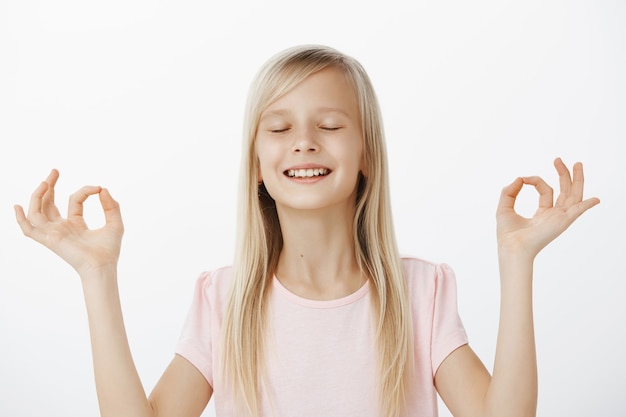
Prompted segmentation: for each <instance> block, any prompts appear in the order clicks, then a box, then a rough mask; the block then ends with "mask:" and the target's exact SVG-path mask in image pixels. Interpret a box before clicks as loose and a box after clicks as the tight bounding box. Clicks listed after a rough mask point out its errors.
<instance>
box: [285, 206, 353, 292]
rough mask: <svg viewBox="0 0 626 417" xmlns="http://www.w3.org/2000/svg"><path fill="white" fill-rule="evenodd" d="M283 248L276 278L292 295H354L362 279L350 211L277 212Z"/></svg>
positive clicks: (351, 212)
mask: <svg viewBox="0 0 626 417" xmlns="http://www.w3.org/2000/svg"><path fill="white" fill-rule="evenodd" d="M278 217H279V219H280V224H281V230H282V235H283V249H282V251H281V254H280V258H279V260H278V266H277V270H276V276H277V277H278V279H279V280H280V282H281V283H282V284H283V285H284V286H285V287H287V289H289V290H290V291H292V292H293V293H295V294H297V295H300V296H302V297H304V298H310V299H335V298H340V297H343V296H346V295H348V294H351V293H353V292H354V291H356V290H357V289H358V288H360V287H361V286H362V285H363V284H364V282H365V279H364V278H363V277H362V275H361V273H360V270H359V267H358V264H357V262H356V254H355V248H354V238H353V220H354V219H353V218H354V211H353V210H333V209H325V210H315V211H307V210H290V209H280V208H279V210H278Z"/></svg>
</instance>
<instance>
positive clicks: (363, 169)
mask: <svg viewBox="0 0 626 417" xmlns="http://www.w3.org/2000/svg"><path fill="white" fill-rule="evenodd" d="M359 170H360V171H361V174H363V176H364V177H365V178H367V177H368V175H369V171H368V169H367V163H366V162H365V156H363V158H361V166H360V167H359Z"/></svg>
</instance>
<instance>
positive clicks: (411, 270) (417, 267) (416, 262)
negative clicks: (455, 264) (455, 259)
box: [401, 256, 454, 280]
mask: <svg viewBox="0 0 626 417" xmlns="http://www.w3.org/2000/svg"><path fill="white" fill-rule="evenodd" d="M401 260H402V266H403V268H404V273H405V275H406V278H407V280H412V279H437V278H438V277H440V276H442V275H454V271H453V270H452V268H451V267H450V265H448V264H446V263H435V262H431V261H427V260H424V259H421V258H417V257H414V256H402V257H401Z"/></svg>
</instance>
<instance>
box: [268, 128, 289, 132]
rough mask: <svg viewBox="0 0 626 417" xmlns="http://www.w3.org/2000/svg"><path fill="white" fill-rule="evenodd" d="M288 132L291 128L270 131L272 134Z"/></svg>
mask: <svg viewBox="0 0 626 417" xmlns="http://www.w3.org/2000/svg"><path fill="white" fill-rule="evenodd" d="M288 130H289V128H288V127H285V128H282V129H270V132H271V133H284V132H286V131H288Z"/></svg>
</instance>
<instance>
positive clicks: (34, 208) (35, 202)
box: [28, 181, 48, 219]
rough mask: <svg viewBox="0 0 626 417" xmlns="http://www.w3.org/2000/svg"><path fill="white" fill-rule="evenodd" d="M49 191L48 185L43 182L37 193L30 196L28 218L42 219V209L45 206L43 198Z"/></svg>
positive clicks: (34, 192) (36, 190)
mask: <svg viewBox="0 0 626 417" xmlns="http://www.w3.org/2000/svg"><path fill="white" fill-rule="evenodd" d="M46 191H48V183H47V182H45V181H44V182H42V183H41V184H39V186H38V187H37V188H35V191H33V193H32V194H31V195H30V202H29V203H28V217H29V218H32V219H34V218H36V217H38V218H41V216H42V212H41V208H42V205H43V196H44V194H45V193H46Z"/></svg>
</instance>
